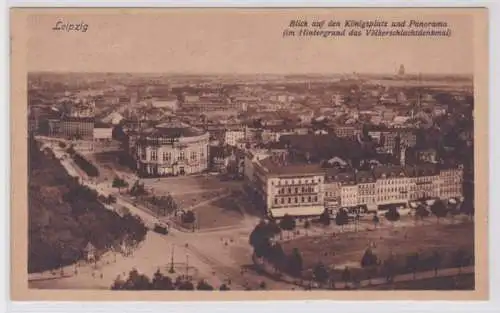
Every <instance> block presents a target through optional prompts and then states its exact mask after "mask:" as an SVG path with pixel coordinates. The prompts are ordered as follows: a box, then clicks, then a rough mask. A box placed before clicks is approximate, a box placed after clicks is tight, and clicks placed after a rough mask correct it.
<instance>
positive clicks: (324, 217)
mask: <svg viewBox="0 0 500 313" xmlns="http://www.w3.org/2000/svg"><path fill="white" fill-rule="evenodd" d="M319 222H320V223H321V224H323V225H325V226H329V225H330V223H331V221H330V213H329V212H328V210H327V209H325V210H324V211H323V213H321V215H320V216H319Z"/></svg>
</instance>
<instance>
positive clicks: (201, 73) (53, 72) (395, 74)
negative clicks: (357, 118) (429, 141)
mask: <svg viewBox="0 0 500 313" xmlns="http://www.w3.org/2000/svg"><path fill="white" fill-rule="evenodd" d="M27 73H28V74H38V73H50V74H148V75H199V76H216V75H224V76H237V75H252V76H258V75H276V76H292V75H297V76H299V75H318V76H334V75H354V74H355V75H389V76H399V75H398V73H394V72H358V71H352V72H332V73H326V72H290V73H280V72H268V73H265V72H264V73H258V72H239V73H231V72H169V71H166V72H154V71H137V72H136V71H73V70H69V71H66V70H33V71H27ZM415 75H416V76H418V75H435V76H450V75H457V76H474V73H471V72H440V73H437V72H406V73H405V74H404V75H403V77H404V76H415Z"/></svg>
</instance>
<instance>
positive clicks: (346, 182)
mask: <svg viewBox="0 0 500 313" xmlns="http://www.w3.org/2000/svg"><path fill="white" fill-rule="evenodd" d="M11 16H12V23H13V24H12V30H11V32H12V33H11V37H12V40H13V43H12V45H13V46H12V47H13V49H15V51H21V50H23V51H24V52H16V53H13V54H14V55H17V59H16V58H15V57H14V59H13V62H17V64H18V65H16V66H17V69H18V73H17V74H15V73H12V75H13V76H12V77H13V78H12V79H14V80H15V81H16V82H15V83H13V89H12V92H13V97H14V99H15V101H16V103H15V106H16V107H17V106H18V107H20V108H19V109H16V110H14V109H13V113H12V114H13V117H12V121H13V123H15V124H17V126H15V128H14V130H13V136H15V137H13V138H15V141H16V144H14V149H13V156H12V158H13V160H14V161H13V164H16V165H13V168H17V166H19V168H23V169H22V170H20V171H19V172H16V173H15V174H14V177H13V178H12V179H13V180H14V182H13V184H14V185H15V187H14V191H13V192H14V193H15V191H16V190H17V191H18V194H17V195H16V200H15V201H14V200H13V205H12V207H11V210H12V213H11V214H12V215H13V217H12V223H13V224H12V227H11V229H12V236H13V237H15V238H13V243H14V242H15V244H13V246H12V249H13V254H12V263H13V264H12V266H13V268H12V270H13V276H12V277H13V278H12V279H13V281H16V283H13V284H14V285H13V287H14V288H17V289H18V290H19V292H18V293H16V294H17V295H18V297H21V298H26V297H30V296H29V295H30V293H37V292H42V293H43V292H49V293H47V294H45V296H43V297H47V298H53V297H62V296H63V295H64V293H65V292H73V293H72V295H73V296H74V295H75V294H77V293H78V292H93V293H92V294H90V293H87V296H88V298H89V299H91V300H97V299H98V296H97V295H99V294H104V292H106V295H109V298H107V299H118V298H116V297H117V296H118V297H119V296H120V294H123V292H127V291H128V292H130V291H133V292H134V293H127V294H128V296H127V297H126V298H127V299H128V300H141V299H142V298H143V297H144V294H147V293H148V292H155V294H159V298H155V299H167V297H170V299H174V300H175V299H177V300H179V299H181V298H179V296H177V294H178V293H179V292H182V291H190V292H192V296H190V295H189V294H187V295H185V293H183V294H184V295H185V296H183V298H182V299H185V300H189V299H190V297H193V299H195V298H196V299H199V297H203V298H210V297H211V296H210V294H212V295H213V294H218V297H226V295H227V296H228V299H229V297H230V295H231V294H233V292H234V291H238V292H241V291H246V293H244V294H243V295H242V294H241V293H238V295H239V296H238V297H240V299H250V298H251V297H252V296H251V295H252V294H260V295H262V296H260V298H259V299H283V296H276V297H275V296H274V294H275V292H279V291H286V292H287V293H286V297H288V298H289V299H294V298H296V299H298V298H303V297H308V295H309V297H315V294H316V293H318V295H320V296H316V298H320V299H321V298H325V299H339V298H346V299H347V298H349V297H350V299H353V298H356V299H368V298H373V299H376V298H377V297H378V296H381V297H382V298H384V299H391V297H393V296H392V295H394V297H396V296H395V295H396V294H398V295H399V296H397V299H418V296H417V295H415V294H414V293H413V292H415V291H419V292H422V291H424V292H428V293H427V296H425V297H426V298H427V299H428V298H433V299H452V298H453V297H456V296H453V293H450V292H452V291H453V292H464V293H463V294H462V295H461V296H459V297H462V298H467V297H469V298H474V297H475V298H478V297H479V298H481V299H484V298H485V297H487V284H488V273H487V270H488V269H487V266H486V265H487V263H486V262H487V249H488V248H487V238H486V232H487V227H488V225H487V209H488V203H487V197H488V190H487V189H488V188H487V187H488V186H487V168H486V166H487V163H488V159H487V158H488V156H487V154H488V153H487V151H488V150H487V138H486V133H487V129H486V127H487V126H486V125H487V113H484V112H487V104H488V102H487V98H486V95H485V94H487V92H488V87H487V80H486V79H487V67H485V66H483V65H484V64H486V63H485V62H487V61H486V58H485V57H484V56H485V55H487V54H486V52H484V51H486V50H487V41H486V39H485V38H487V33H483V32H487V28H486V27H485V26H484V25H485V24H486V23H487V10H486V9H472V8H462V9H452V8H448V9H432V10H431V9H428V10H425V9H411V8H407V9H375V8H373V9H340V8H330V9H326V8H325V9H314V10H313V9H310V10H308V9H268V10H260V9H215V8H213V9H205V10H201V9H151V10H146V9H144V10H141V9H130V11H129V12H127V10H120V9H17V10H16V9H14V10H12V11H11ZM483 19H484V20H483ZM17 53H22V54H17ZM21 56H22V57H21ZM478 60H479V61H478ZM13 64H14V63H13ZM12 71H14V67H13V68H12ZM481 92H482V93H483V94H482V98H480V97H481V95H479V94H480V93H481ZM478 95H479V96H478ZM12 106H14V103H12ZM479 119H482V120H481V121H480V122H479V123H478V120H479ZM16 145H17V146H16ZM16 147H18V148H17V150H16ZM20 147H22V148H20ZM478 217H479V218H478ZM137 291H142V292H141V293H137ZM203 291H205V293H203ZM207 291H211V293H210V292H208V293H207ZM222 291H224V292H225V293H221V292H222ZM346 291H347V293H346ZM388 291H392V292H388ZM438 291H439V292H438ZM443 291H447V292H443ZM479 291H480V294H478V292H479ZM50 292H52V293H50ZM101 292H102V293H101ZM372 292H374V293H372ZM396 292H404V293H400V294H399V293H396ZM55 294H59V295H58V296H57V295H55ZM304 294H305V296H304ZM371 294H373V295H375V296H369V295H371ZM32 295H33V294H32ZM93 295H96V296H93ZM198 295H201V296H198ZM247 295H249V296H247ZM295 295H297V297H296V296H295ZM365 295H366V296H365ZM32 297H35V298H40V297H41V296H32ZM394 297H393V298H394ZM61 299H62V298H61Z"/></svg>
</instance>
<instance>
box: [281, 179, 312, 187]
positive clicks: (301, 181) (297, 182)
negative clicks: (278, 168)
mask: <svg viewBox="0 0 500 313" xmlns="http://www.w3.org/2000/svg"><path fill="white" fill-rule="evenodd" d="M282 182H283V184H284V185H305V184H316V183H321V178H318V180H315V179H314V178H313V179H311V180H309V179H291V180H284V181H282V180H280V181H278V184H277V186H281V185H282ZM271 185H272V186H274V182H271Z"/></svg>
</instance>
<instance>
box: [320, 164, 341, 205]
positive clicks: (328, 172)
mask: <svg viewBox="0 0 500 313" xmlns="http://www.w3.org/2000/svg"><path fill="white" fill-rule="evenodd" d="M339 173H340V170H339V169H337V168H327V169H325V183H324V184H325V186H324V189H325V209H327V210H328V211H329V212H330V214H334V213H335V212H336V211H337V209H338V208H339V207H340V204H341V184H340V179H339Z"/></svg>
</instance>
